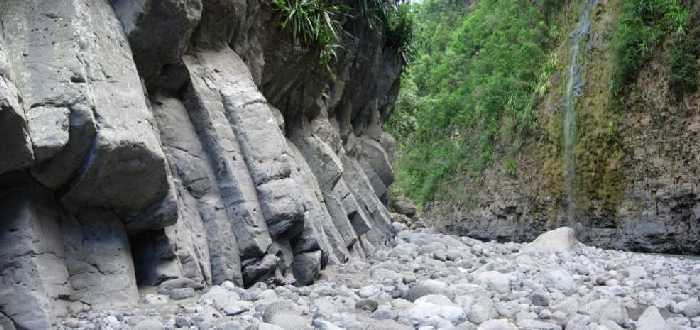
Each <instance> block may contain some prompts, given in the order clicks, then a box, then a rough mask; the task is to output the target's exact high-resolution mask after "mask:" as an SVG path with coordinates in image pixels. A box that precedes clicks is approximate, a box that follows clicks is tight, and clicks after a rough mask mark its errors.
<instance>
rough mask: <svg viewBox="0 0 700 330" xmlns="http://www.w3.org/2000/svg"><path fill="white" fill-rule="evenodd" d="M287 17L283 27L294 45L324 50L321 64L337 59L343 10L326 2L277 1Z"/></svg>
mask: <svg viewBox="0 0 700 330" xmlns="http://www.w3.org/2000/svg"><path fill="white" fill-rule="evenodd" d="M274 3H275V5H276V6H277V9H279V10H280V11H281V12H282V15H283V16H284V18H283V20H282V27H283V28H288V29H290V30H291V32H292V35H293V36H294V41H295V42H301V43H303V44H305V45H309V46H318V47H319V48H320V49H321V63H322V64H328V63H330V62H331V61H332V60H333V59H334V58H335V57H336V49H337V48H338V47H340V46H339V40H340V35H339V33H340V32H341V31H342V26H341V24H340V21H339V17H340V16H341V15H342V14H343V7H341V6H340V5H337V4H331V3H329V2H328V1H325V0H275V2H274Z"/></svg>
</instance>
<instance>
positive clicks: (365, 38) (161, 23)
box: [0, 0, 403, 329]
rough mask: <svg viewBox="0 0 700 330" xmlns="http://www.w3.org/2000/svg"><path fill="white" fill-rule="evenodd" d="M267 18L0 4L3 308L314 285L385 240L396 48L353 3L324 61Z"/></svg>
mask: <svg viewBox="0 0 700 330" xmlns="http://www.w3.org/2000/svg"><path fill="white" fill-rule="evenodd" d="M356 5H357V4H354V2H352V1H348V3H347V6H348V7H349V8H350V10H351V11H357V10H358V9H356V8H354V7H353V6H356ZM281 21H282V17H281V16H280V14H279V13H278V11H277V10H276V9H275V8H274V7H273V4H272V2H269V1H260V0H162V1H152V0H112V1H111V2H110V1H109V0H97V1H93V0H57V1H44V0H7V1H2V2H0V23H1V24H0V127H1V128H2V129H1V130H0V141H2V142H1V143H0V219H2V221H0V320H6V319H9V320H10V321H11V322H13V323H14V324H15V325H16V326H17V327H19V328H28V329H46V328H50V327H51V325H52V324H53V323H54V322H55V320H56V318H57V317H61V316H63V315H66V313H68V312H69V311H72V312H75V311H80V310H82V309H85V308H86V307H87V306H90V307H91V308H112V307H118V306H120V305H131V304H135V303H137V301H138V297H139V296H138V288H139V287H140V286H151V285H158V284H159V283H161V282H163V281H165V280H168V279H174V278H187V279H191V280H193V281H194V282H195V283H197V285H199V286H201V287H204V286H206V285H211V284H219V283H222V282H224V281H231V282H233V283H235V284H237V285H241V286H247V285H250V284H252V283H255V282H258V281H269V282H275V283H296V284H300V285H303V284H309V283H312V282H313V281H314V280H315V278H317V277H318V275H319V271H320V269H321V268H323V267H325V266H326V265H327V264H333V263H343V262H346V261H347V260H348V259H349V258H362V257H363V256H364V255H366V253H368V252H369V251H371V250H372V249H373V248H374V247H375V246H379V245H382V244H385V243H386V242H388V241H389V240H391V239H392V237H393V227H392V226H391V220H390V217H389V213H388V211H387V209H386V207H385V204H386V203H387V190H388V189H387V187H388V186H389V185H390V184H391V183H392V181H393V175H392V167H391V161H392V158H393V152H394V151H393V150H394V146H393V145H394V142H393V139H392V138H391V137H390V136H389V135H388V134H386V133H384V132H382V123H383V121H384V120H385V119H386V118H387V116H388V115H389V112H390V109H391V105H392V103H393V101H394V98H395V96H396V93H397V89H398V80H399V76H400V72H401V69H402V66H403V62H402V59H401V57H400V56H399V54H398V52H397V50H396V49H393V48H391V47H389V46H388V45H387V43H386V41H385V39H386V38H385V36H384V34H383V31H382V30H381V29H380V28H377V26H376V25H373V24H370V22H368V20H367V19H366V17H363V16H362V15H348V16H347V17H345V18H344V21H343V22H342V23H343V29H344V31H342V32H341V31H338V33H341V34H342V45H341V46H342V47H341V48H340V49H338V51H337V52H338V56H337V59H335V60H334V61H332V62H331V63H330V64H329V65H321V64H320V63H319V50H318V49H316V48H315V47H313V46H303V45H300V44H298V43H296V42H295V41H294V38H293V36H292V35H291V34H290V33H289V32H288V31H287V30H286V29H282V28H281V27H280V25H281Z"/></svg>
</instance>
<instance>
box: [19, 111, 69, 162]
mask: <svg viewBox="0 0 700 330" xmlns="http://www.w3.org/2000/svg"><path fill="white" fill-rule="evenodd" d="M69 116H70V110H69V109H68V108H63V107H59V108H48V107H36V108H32V109H30V110H29V114H28V116H27V117H28V118H27V120H28V121H29V133H30V134H31V137H32V144H33V147H34V156H35V157H36V161H37V162H41V161H44V160H47V159H49V158H51V157H53V156H54V155H56V154H57V153H58V152H59V151H61V149H63V147H65V146H66V145H67V144H68V137H69V132H68V128H69V126H70V125H69Z"/></svg>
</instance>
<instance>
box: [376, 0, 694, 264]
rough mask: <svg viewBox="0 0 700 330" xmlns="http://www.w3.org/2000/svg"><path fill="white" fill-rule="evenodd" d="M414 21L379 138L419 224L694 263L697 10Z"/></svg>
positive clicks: (544, 5) (552, 6) (486, 7)
mask: <svg viewBox="0 0 700 330" xmlns="http://www.w3.org/2000/svg"><path fill="white" fill-rule="evenodd" d="M441 15H446V17H448V19H445V20H436V19H435V17H438V16H441ZM506 18H507V19H506ZM415 20H416V46H415V47H416V50H415V54H416V56H415V60H414V65H413V66H412V67H411V69H410V70H409V71H408V72H407V73H406V79H404V81H403V82H402V89H401V93H400V97H399V100H398V103H397V104H398V107H397V109H396V111H395V114H394V116H393V117H392V119H391V121H390V122H389V123H388V128H389V129H390V131H391V132H392V133H394V134H395V135H396V136H397V138H398V141H399V145H400V146H401V148H400V149H399V153H398V157H397V162H396V163H395V164H396V166H395V167H396V168H397V184H396V185H395V187H396V189H395V193H397V194H405V195H408V196H410V197H412V198H414V199H415V200H417V201H418V202H419V204H421V205H422V207H423V218H425V219H429V221H431V222H433V224H436V225H438V226H439V227H441V228H443V229H444V230H447V231H450V232H456V233H460V234H466V235H471V236H474V237H478V238H483V239H498V240H517V241H522V240H530V239H533V238H534V237H536V235H537V234H538V233H541V232H543V231H545V230H546V229H548V228H553V227H557V226H560V225H564V224H566V225H570V226H574V227H578V228H579V230H578V232H579V234H580V236H581V237H580V239H582V240H583V241H585V242H590V243H592V244H595V245H598V246H602V247H607V248H619V249H628V250H639V251H654V252H670V253H700V245H698V244H700V243H699V242H700V222H699V219H700V212H699V210H700V204H699V199H698V198H699V197H698V193H697V190H698V179H697V178H698V176H697V173H698V170H699V169H700V168H699V166H700V165H699V164H700V162H698V161H699V160H700V159H699V158H698V147H699V145H698V137H697V133H698V129H699V128H700V116H699V115H700V113H698V111H700V110H699V109H700V107H699V106H700V105H699V102H700V94H699V93H698V91H697V82H698V77H697V76H698V55H699V50H698V48H697V47H698V44H699V42H698V40H699V39H698V38H699V36H700V34H699V33H700V4H698V3H697V1H681V0H649V1H647V0H644V1H642V0H607V1H605V0H598V1H595V0H575V1H509V2H503V1H491V0H481V1H476V2H474V3H470V2H467V3H466V5H465V3H464V2H444V1H426V2H424V3H423V4H422V5H419V6H418V7H417V10H416V19H415ZM433 63H435V64H433Z"/></svg>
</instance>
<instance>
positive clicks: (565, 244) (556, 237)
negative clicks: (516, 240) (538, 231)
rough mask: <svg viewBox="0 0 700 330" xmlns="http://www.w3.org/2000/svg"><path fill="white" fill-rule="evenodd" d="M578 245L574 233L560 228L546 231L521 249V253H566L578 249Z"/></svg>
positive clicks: (567, 228) (571, 230) (566, 228)
mask: <svg viewBox="0 0 700 330" xmlns="http://www.w3.org/2000/svg"><path fill="white" fill-rule="evenodd" d="M579 245H580V243H579V242H578V240H576V233H575V232H574V230H573V229H571V228H569V227H561V228H558V229H555V230H551V231H548V232H546V233H544V234H542V235H540V236H538V237H537V239H535V240H534V241H532V242H531V243H530V244H528V245H527V246H525V248H523V249H522V251H523V252H526V253H527V252H543V253H553V252H568V251H572V250H574V249H575V248H576V247H578V246H579Z"/></svg>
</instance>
